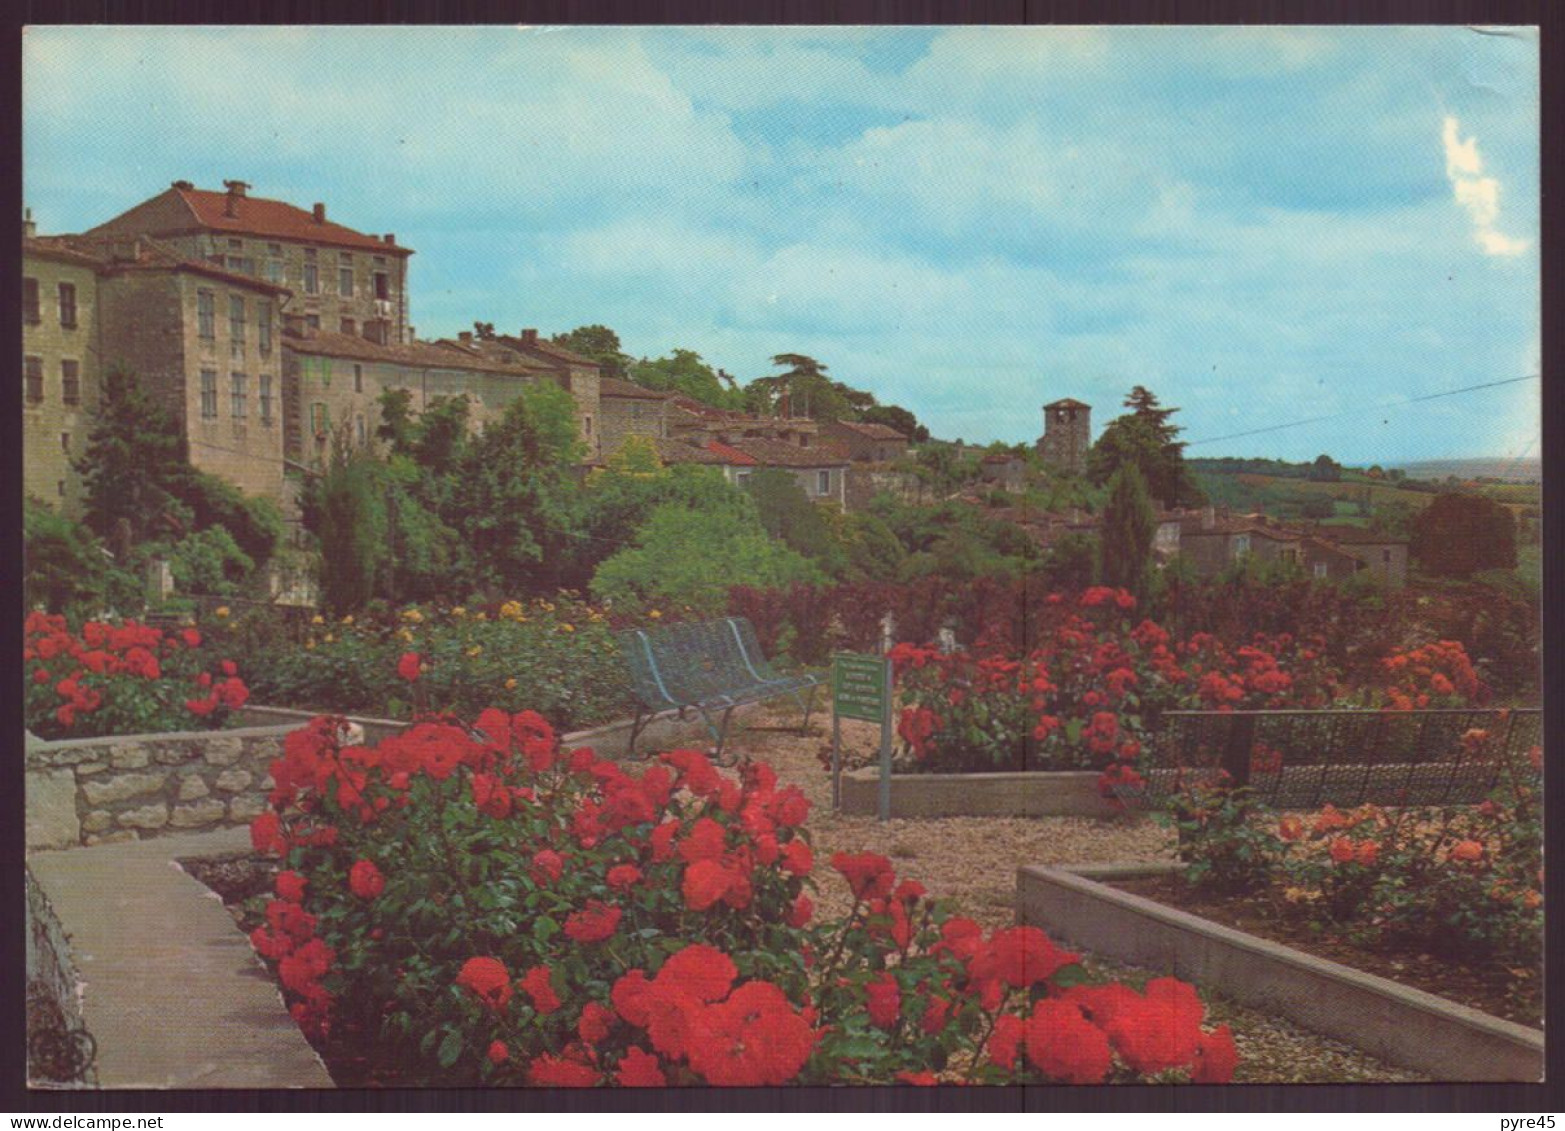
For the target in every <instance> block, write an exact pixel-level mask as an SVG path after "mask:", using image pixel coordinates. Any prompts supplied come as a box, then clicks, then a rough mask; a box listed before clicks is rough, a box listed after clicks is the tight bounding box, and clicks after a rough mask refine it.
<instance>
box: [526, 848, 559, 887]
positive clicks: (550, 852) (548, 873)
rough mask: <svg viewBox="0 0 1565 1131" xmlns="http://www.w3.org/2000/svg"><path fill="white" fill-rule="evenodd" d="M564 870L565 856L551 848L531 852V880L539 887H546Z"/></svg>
mask: <svg viewBox="0 0 1565 1131" xmlns="http://www.w3.org/2000/svg"><path fill="white" fill-rule="evenodd" d="M564 870H565V858H564V857H563V856H561V855H560V854H559V853H558V852H556V851H554V849H552V848H545V849H541V850H540V851H538V852H535V853H533V867H532V880H533V883H535V884H537V885H538V886H539V887H548V886H549V885H550V884H552V883H554V882H555V881H556V880H558V879H559V878H560V874H561V873H562V872H563V871H564Z"/></svg>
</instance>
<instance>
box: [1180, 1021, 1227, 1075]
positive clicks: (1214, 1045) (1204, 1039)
mask: <svg viewBox="0 0 1565 1131" xmlns="http://www.w3.org/2000/svg"><path fill="white" fill-rule="evenodd" d="M1238 1065H1239V1050H1238V1048H1237V1047H1236V1046H1235V1045H1234V1035H1233V1030H1231V1029H1230V1028H1229V1027H1228V1026H1227V1025H1223V1026H1220V1027H1218V1028H1216V1029H1214V1030H1212V1031H1211V1032H1210V1033H1202V1034H1201V1039H1200V1041H1199V1042H1198V1043H1197V1045H1196V1050H1195V1067H1194V1068H1193V1069H1192V1070H1191V1072H1190V1082H1191V1083H1192V1084H1227V1083H1229V1082H1230V1081H1232V1080H1233V1078H1234V1069H1235V1068H1237V1067H1238Z"/></svg>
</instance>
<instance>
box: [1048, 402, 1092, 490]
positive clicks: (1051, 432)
mask: <svg viewBox="0 0 1565 1131" xmlns="http://www.w3.org/2000/svg"><path fill="white" fill-rule="evenodd" d="M1091 446H1092V406H1091V405H1086V404H1082V403H1081V402H1080V401H1077V400H1072V399H1071V398H1069V397H1066V398H1065V399H1063V400H1058V401H1055V402H1053V403H1052V404H1046V405H1044V406H1043V436H1042V437H1040V438H1039V440H1038V454H1039V455H1040V456H1042V457H1043V460H1044V462H1045V463H1048V464H1052V465H1053V466H1054V467H1057V468H1059V469H1060V470H1061V471H1066V472H1069V473H1070V474H1072V475H1080V474H1082V473H1083V472H1085V471H1086V470H1087V449H1088V448H1090V447H1091Z"/></svg>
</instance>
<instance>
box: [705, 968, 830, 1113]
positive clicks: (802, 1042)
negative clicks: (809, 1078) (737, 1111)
mask: <svg viewBox="0 0 1565 1131" xmlns="http://www.w3.org/2000/svg"><path fill="white" fill-rule="evenodd" d="M688 1045H689V1049H688V1056H689V1060H690V1066H691V1068H693V1069H695V1070H696V1072H698V1073H700V1075H701V1076H703V1077H704V1078H705V1079H706V1081H707V1082H708V1083H709V1084H715V1085H717V1086H719V1087H758V1086H762V1085H769V1086H773V1087H775V1086H777V1085H779V1084H786V1083H787V1082H788V1081H789V1080H791V1079H792V1078H793V1077H794V1076H796V1075H797V1074H798V1072H799V1070H800V1069H801V1068H803V1067H804V1062H805V1061H807V1060H808V1059H809V1057H810V1053H811V1052H812V1051H813V1050H814V1047H815V1031H814V1030H813V1029H811V1028H810V1023H809V1022H808V1021H806V1020H805V1019H804V1017H803V1016H802V1015H800V1014H799V1013H797V1012H795V1011H794V1009H793V1006H792V1005H791V1004H790V1003H789V1001H788V999H787V997H785V996H784V995H783V992H782V991H781V990H779V989H778V988H777V987H776V986H774V985H772V984H771V983H770V982H746V983H745V984H744V985H742V986H740V987H739V988H738V989H737V990H735V991H734V992H733V993H732V994H731V995H729V998H728V1000H727V1001H725V1002H722V1003H720V1004H717V1005H711V1006H707V1007H706V1008H705V1010H704V1011H703V1012H702V1013H701V1014H700V1019H699V1024H698V1025H697V1026H696V1028H695V1029H694V1030H693V1031H692V1032H691V1033H690V1035H689V1040H688Z"/></svg>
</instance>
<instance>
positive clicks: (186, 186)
mask: <svg viewBox="0 0 1565 1131" xmlns="http://www.w3.org/2000/svg"><path fill="white" fill-rule="evenodd" d="M195 187H196V186H195V185H193V184H191V183H190V182H189V181H175V182H174V183H173V184H171V185H169V188H176V189H178V190H179V191H180V192H190V191H191V190H192V189H194V188H195Z"/></svg>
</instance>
